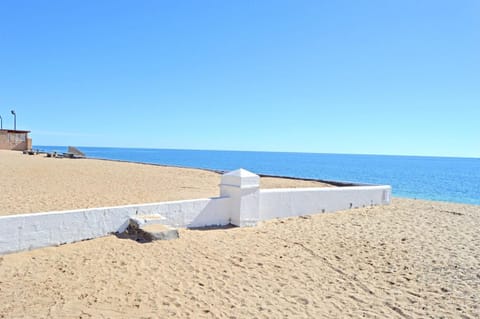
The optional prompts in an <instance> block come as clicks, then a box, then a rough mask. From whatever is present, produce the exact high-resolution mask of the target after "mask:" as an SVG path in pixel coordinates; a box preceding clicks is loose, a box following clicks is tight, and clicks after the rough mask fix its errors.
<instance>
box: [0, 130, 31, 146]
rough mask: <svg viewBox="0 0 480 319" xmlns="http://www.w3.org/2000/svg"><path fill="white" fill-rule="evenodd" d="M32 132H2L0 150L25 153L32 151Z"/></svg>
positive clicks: (0, 134)
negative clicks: (29, 135)
mask: <svg viewBox="0 0 480 319" xmlns="http://www.w3.org/2000/svg"><path fill="white" fill-rule="evenodd" d="M28 133H30V131H20V130H5V129H1V130H0V150H14V151H25V150H31V149H32V139H31V138H29V137H28Z"/></svg>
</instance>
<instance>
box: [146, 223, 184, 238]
mask: <svg viewBox="0 0 480 319" xmlns="http://www.w3.org/2000/svg"><path fill="white" fill-rule="evenodd" d="M140 230H141V231H143V233H144V237H145V238H146V239H150V240H171V239H177V238H178V230H177V229H175V228H171V227H168V226H165V225H160V224H152V225H147V226H143V227H142V228H140Z"/></svg>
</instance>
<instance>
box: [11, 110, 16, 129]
mask: <svg viewBox="0 0 480 319" xmlns="http://www.w3.org/2000/svg"><path fill="white" fill-rule="evenodd" d="M11 112H12V114H13V130H14V131H16V130H17V113H15V111H14V110H12V111H11Z"/></svg>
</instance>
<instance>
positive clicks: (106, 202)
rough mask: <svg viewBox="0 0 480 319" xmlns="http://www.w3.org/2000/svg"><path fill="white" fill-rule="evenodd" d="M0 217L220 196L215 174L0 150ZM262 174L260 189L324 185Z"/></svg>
mask: <svg viewBox="0 0 480 319" xmlns="http://www.w3.org/2000/svg"><path fill="white" fill-rule="evenodd" d="M0 181H1V184H0V216H2V215H11V214H21V213H36V212H46V211H56V210H68V209H83V208H93V207H106V206H119V205H128V204H141V203H154V202H163V201H172V200H182V199H195V198H205V197H214V196H218V195H219V188H218V184H219V183H220V174H218V173H215V172H211V171H206V170H198V169H187V168H173V167H165V166H155V165H142V164H134V163H123V162H114V161H102V160H93V159H65V158H64V159H59V158H47V157H45V156H44V155H36V156H29V155H23V154H22V153H21V152H12V151H4V150H0ZM327 186H331V185H328V184H323V183H319V182H314V181H299V180H291V179H277V178H268V177H264V178H262V179H261V187H262V188H278V187H327Z"/></svg>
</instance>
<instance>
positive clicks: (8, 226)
mask: <svg viewBox="0 0 480 319" xmlns="http://www.w3.org/2000/svg"><path fill="white" fill-rule="evenodd" d="M149 214H160V215H162V216H164V217H165V224H166V225H170V226H174V227H201V226H211V225H227V224H229V222H230V216H229V198H207V199H198V200H187V201H176V202H164V203H154V204H145V205H129V206H119V207H105V208H94V209H86V210H72V211H61V212H49V213H36V214H23V215H11V216H2V217H0V255H1V254H7V253H12V252H17V251H22V250H29V249H33V248H40V247H47V246H55V245H60V244H65V243H72V242H76V241H81V240H85V239H92V238H97V237H101V236H106V235H108V234H111V233H116V232H123V231H124V230H125V229H126V228H127V226H128V223H129V219H130V217H131V216H134V215H149Z"/></svg>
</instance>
